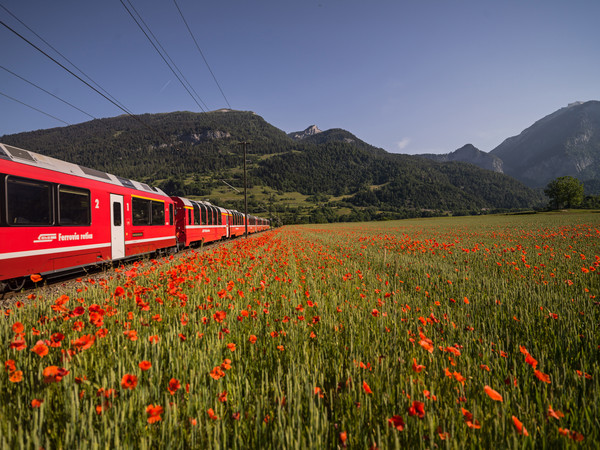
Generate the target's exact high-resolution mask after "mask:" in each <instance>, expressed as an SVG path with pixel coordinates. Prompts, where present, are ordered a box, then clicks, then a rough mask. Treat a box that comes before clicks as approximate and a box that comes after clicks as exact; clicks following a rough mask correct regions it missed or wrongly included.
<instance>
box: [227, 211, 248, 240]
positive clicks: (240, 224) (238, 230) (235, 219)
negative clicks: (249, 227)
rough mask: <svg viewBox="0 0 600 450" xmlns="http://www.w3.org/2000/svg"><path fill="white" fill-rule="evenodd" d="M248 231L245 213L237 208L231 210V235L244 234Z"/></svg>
mask: <svg viewBox="0 0 600 450" xmlns="http://www.w3.org/2000/svg"><path fill="white" fill-rule="evenodd" d="M245 232H246V222H245V221H244V214H242V213H241V212H239V211H236V210H235V209H234V210H232V211H231V220H230V223H229V234H230V235H231V237H238V236H243V235H244V233H245Z"/></svg>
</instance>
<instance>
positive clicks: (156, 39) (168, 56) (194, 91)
mask: <svg viewBox="0 0 600 450" xmlns="http://www.w3.org/2000/svg"><path fill="white" fill-rule="evenodd" d="M127 3H129V6H131V9H133V11H134V12H135V13H136V14H137V16H138V18H139V19H140V21H141V22H142V24H143V25H144V26H145V27H146V29H147V30H148V32H149V33H150V35H151V36H152V38H153V39H154V41H156V43H157V44H158V46H159V47H160V49H161V50H162V52H163V53H164V54H165V56H166V57H167V58H168V59H169V61H170V62H171V64H172V65H173V67H175V69H177V72H178V73H179V75H181V78H183V80H184V81H185V82H186V84H187V86H188V87H189V88H190V89H191V90H192V91H193V93H194V95H196V97H197V98H198V100H199V101H200V103H202V105H203V106H204V108H206V109H207V110H208V109H209V108H208V106H206V103H205V102H204V101H203V100H202V98H201V97H200V95H199V94H198V92H196V90H195V89H194V86H192V84H191V83H190V82H189V81H188V79H187V78H186V77H185V75H184V74H183V72H182V71H181V69H179V67H177V64H175V61H173V58H171V56H170V55H169V53H168V52H167V51H166V50H165V48H164V47H163V46H162V44H161V43H160V41H159V40H158V38H157V37H156V36H155V35H154V33H153V32H152V30H151V29H150V27H149V26H148V24H147V23H146V22H145V21H144V19H143V17H142V15H141V14H140V13H139V12H138V10H137V9H135V6H133V4H132V3H131V1H130V0H127ZM138 26H139V24H138ZM142 31H143V30H142ZM146 37H147V36H146ZM155 48H156V47H155ZM165 62H166V61H165ZM167 64H168V63H167ZM171 70H173V69H171ZM180 81H181V80H180ZM184 87H185V86H184ZM188 93H189V94H190V95H192V94H191V93H190V92H189V91H188ZM192 98H193V96H192ZM196 104H198V103H197V102H196Z"/></svg>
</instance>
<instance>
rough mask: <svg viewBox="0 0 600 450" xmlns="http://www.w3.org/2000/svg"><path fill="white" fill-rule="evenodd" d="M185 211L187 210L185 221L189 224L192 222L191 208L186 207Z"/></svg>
mask: <svg viewBox="0 0 600 450" xmlns="http://www.w3.org/2000/svg"><path fill="white" fill-rule="evenodd" d="M187 212H188V222H187V223H188V225H191V224H192V210H191V209H188V210H187Z"/></svg>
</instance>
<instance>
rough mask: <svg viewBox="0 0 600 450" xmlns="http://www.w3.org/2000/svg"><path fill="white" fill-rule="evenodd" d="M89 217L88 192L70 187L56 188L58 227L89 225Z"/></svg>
mask: <svg viewBox="0 0 600 450" xmlns="http://www.w3.org/2000/svg"><path fill="white" fill-rule="evenodd" d="M90 217H91V216H90V191H88V190H87V189H79V188H75V187H72V186H59V187H58V223H59V224H60V225H89V224H90V222H91V220H90Z"/></svg>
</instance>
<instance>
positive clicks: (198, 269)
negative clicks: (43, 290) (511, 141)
mask: <svg viewBox="0 0 600 450" xmlns="http://www.w3.org/2000/svg"><path fill="white" fill-rule="evenodd" d="M597 217H598V216H597V214H596V215H595V214H589V213H579V212H574V213H570V214H535V215H521V216H482V217H463V218H435V219H426V220H407V221H396V222H378V223H362V224H339V225H322V226H317V225H311V226H293V227H291V226H290V227H285V228H283V229H278V230H276V231H272V232H269V233H266V234H262V235H260V236H254V237H252V238H251V239H248V240H237V241H235V242H232V243H230V244H228V245H226V246H222V247H219V248H216V249H210V250H206V251H204V252H189V253H187V254H184V255H178V256H177V257H175V258H174V259H173V260H172V261H169V260H159V261H156V260H151V261H143V262H140V263H138V264H137V265H136V267H135V268H134V269H133V270H128V271H125V270H123V271H121V272H120V273H118V274H117V276H115V277H114V278H113V279H109V280H106V281H105V282H102V283H96V284H91V283H90V282H89V281H87V280H82V281H81V283H80V286H79V292H76V291H74V292H68V293H66V294H67V295H68V297H69V299H68V301H66V303H64V304H63V305H62V307H59V306H57V304H60V303H61V301H64V300H65V299H64V298H63V299H62V300H59V301H58V302H57V299H55V298H47V299H40V298H36V299H34V300H30V301H28V302H26V304H25V305H20V307H14V308H12V309H11V310H10V311H7V312H6V314H5V317H4V320H2V321H1V322H0V337H1V338H2V342H3V343H5V344H4V345H3V347H2V350H0V353H1V356H0V358H1V360H2V361H3V362H4V361H9V360H12V361H14V366H15V367H14V369H12V368H11V367H9V366H10V364H8V365H6V364H5V366H6V367H5V370H4V372H3V373H2V374H0V443H1V445H2V446H3V447H5V448H20V447H21V448H32V447H36V448H39V447H44V448H91V447H136V448H157V447H175V448H189V447H196V448H206V447H210V448H257V447H260V448H335V447H341V446H344V445H346V446H348V447H352V448H368V447H371V446H373V445H376V446H377V447H379V448H399V447H403V448H404V447H405V448H432V447H441V448H457V449H458V448H461V449H462V448H468V447H473V448H490V447H497V448H557V447H560V448H562V447H571V446H572V447H579V446H581V447H584V448H598V442H599V439H600V435H599V432H598V430H599V429H600V423H599V419H598V418H599V417H600V411H599V410H598V409H599V408H600V407H599V406H598V405H599V404H600V398H599V380H600V372H599V360H598V352H599V351H600V335H599V333H598V323H599V319H600V314H599V311H600V310H599V308H600V306H599V305H598V302H599V301H600V300H599V297H598V294H599V293H598V290H599V287H600V283H599V282H598V266H599V264H600V231H598V230H599V228H600V227H599V225H598V220H597ZM52 305H55V306H53V307H52ZM94 305H96V306H94ZM78 307H82V308H80V309H78ZM61 308H62V309H61ZM79 313H82V314H81V315H79ZM17 322H19V323H21V324H22V325H23V327H24V330H23V331H22V333H21V332H20V331H19V329H18V325H17V326H15V324H16V323H17ZM77 322H81V323H77ZM100 330H102V331H100ZM131 330H135V331H136V334H135V335H136V336H137V339H136V340H132V338H133V337H134V336H133V333H131ZM55 333H62V334H64V336H65V338H64V339H63V340H62V341H60V342H61V346H60V347H51V346H50V345H49V343H48V347H49V351H48V354H47V355H46V356H43V357H40V356H38V354H36V353H35V352H33V351H32V348H33V347H34V345H35V344H36V342H38V341H39V340H42V341H46V340H48V341H51V340H52V338H51V336H53V335H54V336H56V335H55ZM97 334H98V335H99V336H98V337H96V339H95V341H94V342H93V344H92V345H91V346H90V347H89V348H87V349H85V350H80V349H78V347H77V345H75V340H76V339H77V338H80V337H81V336H86V335H91V336H95V335H97ZM102 335H104V337H100V336H102ZM153 336H158V341H157V342H155V341H154V340H153V339H154V338H153ZM251 336H255V337H256V342H254V343H252V342H250V340H249V339H250V338H251ZM20 338H23V339H24V340H25V342H26V344H25V345H26V348H24V349H22V350H18V349H16V348H11V343H13V342H15V341H18V340H19V339H20ZM151 339H152V340H151ZM228 344H235V349H233V347H232V346H228ZM14 346H16V345H13V347H14ZM232 349H233V351H232ZM525 349H526V351H527V352H528V353H529V354H530V357H532V358H533V359H535V360H536V361H537V365H536V367H535V369H534V367H533V366H532V364H533V363H532V362H531V360H529V361H530V362H529V363H528V362H527V361H526V354H525V353H524V351H525ZM144 360H147V361H150V362H151V363H152V367H151V369H150V370H147V371H142V370H141V369H140V367H139V366H138V364H139V363H140V362H141V361H144ZM228 360H229V362H228ZM414 361H416V363H417V364H418V365H421V366H425V367H424V368H423V369H422V370H420V371H416V370H414V369H413V364H414ZM49 366H58V367H61V368H64V369H65V370H66V371H68V372H69V373H68V374H66V375H65V376H64V378H62V379H61V380H60V381H58V382H52V383H48V382H45V381H44V375H43V371H44V369H45V368H47V367H49ZM535 370H538V371H539V375H540V376H541V375H547V376H549V381H550V383H547V382H544V381H542V380H541V379H539V378H538V377H537V376H536V373H535ZM16 371H21V372H22V380H21V381H19V382H12V381H10V378H11V377H13V376H14V375H15V372H16ZM211 373H212V374H213V375H216V376H215V377H213V376H211ZM126 374H132V375H135V376H137V377H138V383H137V386H136V387H135V388H134V389H126V388H125V387H123V386H122V385H121V380H122V378H123V376H124V375H126ZM221 375H222V376H221ZM84 377H85V378H84ZM215 378H218V379H215ZM172 379H175V380H176V381H178V382H179V384H180V386H181V387H180V388H179V389H177V390H176V391H174V392H173V393H171V392H170V391H169V390H168V389H169V383H170V381H171V380H172ZM47 381H49V380H47ZM486 386H489V387H491V388H492V389H494V390H495V391H497V392H498V393H499V394H500V395H501V396H502V401H501V402H500V401H497V400H493V399H492V398H491V397H490V396H489V395H488V394H486V392H485V387H486ZM316 388H318V389H316ZM110 389H114V392H111V391H109V390H110ZM224 392H226V401H224V402H222V401H220V400H219V398H221V400H222V399H223V395H224V394H223V393H224ZM34 399H39V400H43V402H42V403H41V406H40V407H35V408H34V407H32V405H31V402H32V400H34ZM413 402H420V403H422V410H423V412H424V414H423V415H422V417H420V415H419V414H417V412H418V410H419V406H420V403H413ZM149 405H160V406H161V407H162V408H163V409H164V412H163V413H162V415H161V420H160V421H157V422H155V423H148V418H149V416H148V414H147V413H146V408H148V406H149ZM549 407H552V408H553V410H554V411H556V414H557V415H558V412H560V413H562V414H564V416H563V417H560V416H559V417H560V418H559V419H556V418H554V417H552V416H550V415H549ZM463 409H464V410H465V411H468V412H463ZM209 410H212V411H211V414H209ZM469 413H470V414H472V418H470V422H469V421H468V420H467V419H469V416H468V414H469ZM394 416H401V417H402V420H403V422H404V424H405V426H404V428H403V429H402V430H399V429H396V428H395V427H393V426H390V422H389V420H390V419H391V418H392V417H394ZM513 416H514V417H515V418H517V419H518V420H519V421H520V422H521V423H522V424H523V426H524V427H525V429H526V430H527V433H528V436H525V435H523V434H520V433H519V432H518V430H517V428H516V426H515V424H514V422H513ZM469 424H471V425H473V424H478V425H479V426H480V428H478V429H476V428H472V427H470V426H469ZM561 430H562V433H563V434H566V435H563V434H561ZM565 430H569V431H565ZM580 436H581V437H582V438H583V441H582V442H577V441H576V439H577V438H579V437H580ZM344 437H345V440H344V439H343V438H344Z"/></svg>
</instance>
